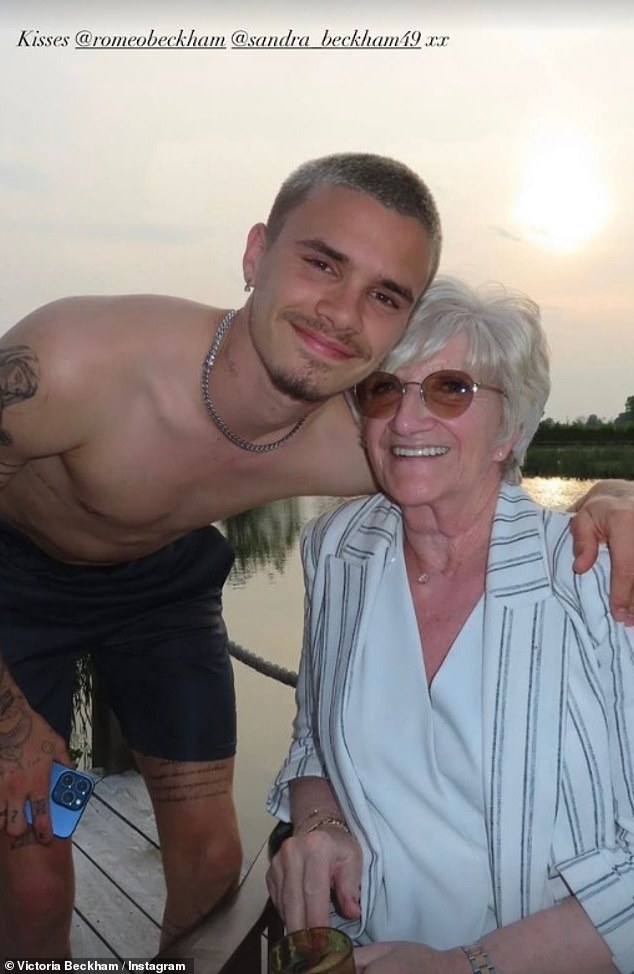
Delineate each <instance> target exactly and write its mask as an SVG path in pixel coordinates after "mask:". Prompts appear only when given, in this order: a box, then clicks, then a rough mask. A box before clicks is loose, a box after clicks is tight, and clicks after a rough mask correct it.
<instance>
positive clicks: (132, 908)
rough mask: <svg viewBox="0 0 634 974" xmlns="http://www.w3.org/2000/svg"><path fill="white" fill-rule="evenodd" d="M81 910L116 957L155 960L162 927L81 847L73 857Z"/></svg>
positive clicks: (82, 914)
mask: <svg viewBox="0 0 634 974" xmlns="http://www.w3.org/2000/svg"><path fill="white" fill-rule="evenodd" d="M74 861H75V873H76V877H77V890H78V894H79V895H78V910H79V912H80V914H81V916H82V917H83V919H84V920H85V921H86V922H87V923H88V924H89V925H90V926H91V927H92V928H93V929H94V931H95V932H96V933H97V934H98V935H99V936H100V937H101V938H102V939H103V940H104V941H105V942H106V943H107V944H108V945H109V946H110V948H111V949H112V951H113V952H114V954H115V955H116V956H117V957H123V958H125V957H140V958H147V957H152V956H153V954H155V953H156V951H157V949H158V943H159V937H160V925H159V924H158V923H157V922H156V921H155V920H154V919H152V918H151V917H149V916H147V915H146V914H145V913H144V912H143V911H142V910H141V909H140V908H139V907H138V906H137V904H136V903H135V902H134V901H133V900H132V899H131V898H130V897H129V896H126V894H125V893H124V892H123V891H122V890H121V889H119V887H118V886H117V885H116V884H115V883H113V882H112V880H110V879H109V878H108V876H106V875H105V874H104V873H103V872H102V871H101V870H100V869H99V868H98V867H97V866H96V865H95V864H94V863H93V862H91V860H90V859H89V858H88V857H87V856H86V855H85V854H84V853H83V852H82V851H81V850H80V849H78V848H76V849H75V854H74Z"/></svg>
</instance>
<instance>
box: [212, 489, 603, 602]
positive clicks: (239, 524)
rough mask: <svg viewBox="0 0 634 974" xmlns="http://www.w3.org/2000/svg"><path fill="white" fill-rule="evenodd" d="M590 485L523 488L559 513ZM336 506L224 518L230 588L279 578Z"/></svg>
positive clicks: (288, 504)
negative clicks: (311, 524)
mask: <svg viewBox="0 0 634 974" xmlns="http://www.w3.org/2000/svg"><path fill="white" fill-rule="evenodd" d="M592 483H593V481H591V480H574V479H571V478H566V477H530V478H528V479H526V480H525V481H524V486H525V488H526V489H527V490H528V492H529V493H530V495H531V496H532V497H533V498H534V500H536V501H537V502H538V503H539V504H543V505H544V506H545V507H551V508H553V509H556V510H562V511H563V510H566V508H569V507H571V506H572V504H573V503H574V502H575V501H576V500H577V499H578V498H579V497H581V496H582V495H583V494H585V493H586V491H587V490H589V489H590V486H591V485H592ZM302 500H304V501H305V502H306V503H305V505H302ZM337 503H339V501H338V499H337V498H323V497H322V498H303V499H302V498H298V497H289V498H288V499H287V500H281V501H275V503H273V504H267V505H266V506H265V507H256V508H254V509H253V510H251V511H245V512H244V513H243V514H237V515H235V516H234V517H231V518H228V519H227V520H226V521H225V522H224V525H223V528H222V529H223V531H224V533H225V534H226V536H227V538H228V539H229V541H230V542H231V544H232V545H233V547H234V549H235V553H236V560H235V565H234V568H233V571H232V573H231V578H230V584H232V585H234V586H238V587H240V586H242V585H244V584H245V583H246V582H247V581H248V580H249V578H251V576H252V575H254V574H255V573H256V572H258V571H260V570H265V571H266V573H267V575H271V573H277V574H282V573H283V572H284V567H285V565H286V562H287V559H288V557H289V555H290V554H291V552H292V550H293V548H294V547H295V545H296V543H297V542H298V539H299V533H300V531H301V529H302V527H303V526H304V524H305V523H306V522H307V520H308V519H309V517H312V516H314V515H315V514H316V513H318V512H320V511H321V510H325V509H326V508H328V507H331V506H332V505H333V504H337Z"/></svg>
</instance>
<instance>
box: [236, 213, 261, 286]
mask: <svg viewBox="0 0 634 974" xmlns="http://www.w3.org/2000/svg"><path fill="white" fill-rule="evenodd" d="M265 250H266V226H265V224H264V223H256V224H255V226H254V227H251V229H250V230H249V233H248V235H247V245H246V248H245V251H244V257H243V258H242V270H243V273H244V279H245V281H246V282H247V283H248V284H252V285H254V286H255V283H256V277H257V273H258V265H259V263H260V259H261V257H262V254H263V253H264V251H265Z"/></svg>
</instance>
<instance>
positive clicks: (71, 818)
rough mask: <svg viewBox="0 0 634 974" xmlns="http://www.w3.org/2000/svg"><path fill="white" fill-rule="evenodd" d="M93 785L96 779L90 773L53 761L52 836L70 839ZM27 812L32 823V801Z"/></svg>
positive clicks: (50, 794) (26, 807)
mask: <svg viewBox="0 0 634 974" xmlns="http://www.w3.org/2000/svg"><path fill="white" fill-rule="evenodd" d="M93 788H94V783H93V780H92V778H89V777H88V775H87V774H82V773H81V772H80V771H74V770H73V769H72V768H67V767H66V765H64V764H58V763H57V761H53V767H52V768H51V785H50V790H49V812H50V816H51V825H52V828H53V835H56V836H58V837H59V838H60V839H67V838H68V837H69V836H70V835H72V834H73V832H74V831H75V827H76V825H77V823H78V822H79V819H80V818H81V816H82V813H83V811H84V808H85V807H86V803H87V802H88V799H89V798H90V796H91V795H92V792H93ZM24 814H25V816H26V820H27V822H28V823H29V825H32V824H33V816H32V812H31V803H30V802H27V803H26V804H25V806H24Z"/></svg>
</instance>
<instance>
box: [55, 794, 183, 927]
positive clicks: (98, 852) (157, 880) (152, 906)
mask: <svg viewBox="0 0 634 974" xmlns="http://www.w3.org/2000/svg"><path fill="white" fill-rule="evenodd" d="M74 846H75V849H76V850H78V851H79V852H81V853H83V854H84V856H85V857H87V858H88V859H90V860H92V861H93V862H94V863H96V864H97V866H98V867H99V868H100V869H101V870H102V871H103V873H105V874H106V875H107V876H108V878H109V879H110V880H111V881H112V882H113V883H114V884H115V885H116V886H119V887H120V888H121V889H122V890H123V891H124V892H125V893H127V895H128V896H129V897H131V899H133V900H134V902H135V903H136V904H138V905H139V906H140V907H141V909H142V910H144V911H145V913H147V914H148V915H149V916H150V917H151V918H152V919H153V920H154V922H155V923H157V924H160V922H161V918H162V916H163V909H164V904H165V883H164V880H163V867H162V864H161V854H160V851H159V849H158V848H157V846H156V845H154V844H153V843H151V842H148V840H147V838H146V837H145V836H144V835H141V834H140V833H139V832H138V831H137V830H136V829H135V828H134V827H133V826H131V825H130V824H129V823H128V822H126V821H125V820H124V819H122V818H121V817H120V816H119V815H118V814H117V813H115V812H113V811H112V809H111V808H110V807H109V806H108V805H105V804H103V802H100V801H99V800H98V799H97V796H96V795H95V796H93V798H92V799H91V800H90V801H89V802H88V805H87V806H86V810H85V812H84V815H83V817H82V819H81V822H80V823H79V825H78V827H77V830H76V832H75V836H74ZM90 875H91V877H92V874H90ZM91 895H92V893H91V889H90V887H84V886H83V885H82V883H81V882H80V880H79V877H78V881H77V893H76V903H77V905H78V907H79V908H80V910H81V908H82V905H83V903H84V899H85V898H86V897H90V896H91Z"/></svg>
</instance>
